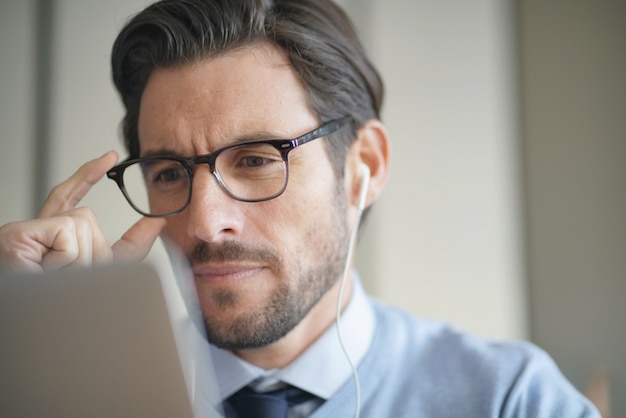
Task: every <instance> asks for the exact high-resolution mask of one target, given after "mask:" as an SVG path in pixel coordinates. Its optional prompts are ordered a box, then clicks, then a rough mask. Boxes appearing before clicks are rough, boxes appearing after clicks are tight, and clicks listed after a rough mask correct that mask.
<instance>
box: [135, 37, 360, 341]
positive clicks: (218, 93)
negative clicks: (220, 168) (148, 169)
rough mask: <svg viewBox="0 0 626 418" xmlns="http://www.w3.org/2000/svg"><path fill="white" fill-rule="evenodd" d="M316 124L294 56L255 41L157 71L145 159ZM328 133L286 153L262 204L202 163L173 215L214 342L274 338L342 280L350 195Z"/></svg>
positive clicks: (142, 130) (145, 112)
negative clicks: (275, 188)
mask: <svg viewBox="0 0 626 418" xmlns="http://www.w3.org/2000/svg"><path fill="white" fill-rule="evenodd" d="M340 116H343V115H337V117H340ZM324 122H325V121H324ZM319 125H320V121H318V120H317V118H316V117H315V115H314V114H313V112H312V111H311V109H310V107H309V105H308V102H307V98H306V93H305V90H304V88H303V86H302V84H301V82H300V80H299V79H298V77H297V75H296V74H295V72H294V70H293V68H292V67H291V65H290V64H289V61H288V59H287V57H286V55H284V54H283V52H282V51H280V50H279V49H278V48H276V47H274V46H270V45H267V44H258V45H256V46H251V47H249V48H244V49H241V50H238V51H234V52H230V53H228V54H225V55H222V56H220V57H217V58H212V59H207V60H204V61H201V62H199V63H195V64H192V65H187V66H184V67H178V68H174V69H158V70H155V71H154V72H153V74H152V75H151V76H150V79H149V80H148V84H147V86H146V89H145V92H144V94H143V97H142V102H141V108H140V117H139V138H140V146H141V154H142V156H144V155H146V154H154V153H159V154H165V153H169V154H175V155H180V156H185V157H190V156H194V155H200V154H208V153H211V152H214V151H215V150H217V149H219V148H221V147H224V146H227V145H230V144H233V143H236V142H240V141H250V140H255V139H268V138H270V139H284V138H295V137H297V136H300V135H302V134H303V133H306V132H308V131H310V130H312V129H315V128H317V127H318V126H319ZM324 141H327V139H326V138H320V139H317V140H315V141H313V142H311V143H309V144H306V145H303V146H301V147H299V148H296V149H295V150H294V151H292V152H291V153H290V154H289V182H288V185H287V188H286V190H285V192H284V193H283V194H282V195H281V196H279V197H278V198H276V199H273V200H269V201H266V202H260V203H245V202H240V201H236V200H234V199H233V198H231V197H229V196H227V195H226V194H225V193H224V191H222V190H221V189H220V187H219V185H218V183H217V181H216V179H215V178H214V177H213V175H212V174H211V173H210V171H209V167H208V166H200V167H197V168H196V169H195V172H194V180H193V191H192V200H191V203H190V205H189V207H188V208H187V209H185V210H184V211H183V212H182V213H180V214H178V215H176V216H174V217H171V218H168V222H167V226H166V228H165V230H164V232H163V235H164V237H165V238H166V239H168V240H170V241H173V242H174V243H176V244H177V245H178V246H179V247H180V248H181V249H182V250H183V252H184V253H185V254H186V255H187V257H188V259H189V261H190V263H191V265H192V268H193V272H194V278H195V284H196V289H197V291H198V295H199V298H200V304H201V307H202V311H203V314H204V317H205V322H206V325H207V332H208V334H209V339H210V341H211V342H212V343H214V344H216V345H218V346H221V347H223V348H227V349H244V348H257V347H262V346H265V345H267V344H271V343H273V342H275V341H277V340H278V339H280V338H281V337H282V336H284V335H285V334H287V333H288V332H289V331H290V330H291V329H292V328H293V327H294V326H295V325H297V324H298V323H299V322H300V320H301V319H302V318H303V317H304V316H305V315H306V314H307V313H308V312H309V310H310V309H311V308H312V306H313V305H315V303H316V302H317V301H318V300H319V299H320V298H321V297H322V296H323V295H324V293H326V291H327V290H328V289H329V288H330V287H331V286H332V285H333V284H334V283H335V282H336V281H337V280H338V279H339V277H340V275H341V272H342V269H343V263H344V261H345V257H346V246H347V240H348V236H347V235H348V234H347V231H346V229H347V228H346V216H347V215H346V202H347V200H346V199H347V197H346V193H345V192H344V189H343V186H341V187H340V186H339V185H338V180H337V179H336V178H335V176H334V174H333V170H332V168H331V166H330V162H329V159H328V156H327V154H326V151H325V148H324Z"/></svg>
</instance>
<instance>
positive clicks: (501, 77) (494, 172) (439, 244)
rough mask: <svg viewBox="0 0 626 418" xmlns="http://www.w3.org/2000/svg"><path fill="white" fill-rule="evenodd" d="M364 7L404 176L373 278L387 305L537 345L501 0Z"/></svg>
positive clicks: (385, 203)
mask: <svg viewBox="0 0 626 418" xmlns="http://www.w3.org/2000/svg"><path fill="white" fill-rule="evenodd" d="M368 3H369V4H370V6H369V7H370V9H369V14H367V13H365V12H364V11H363V8H364V7H363V3H362V2H360V1H358V0H356V1H353V2H349V3H348V7H353V8H354V9H355V10H358V14H357V15H356V16H357V17H358V18H359V19H360V20H361V22H360V24H359V25H358V30H359V31H360V32H361V33H362V34H363V35H364V36H363V37H364V39H365V41H366V42H367V43H368V45H367V46H368V49H370V51H371V52H372V56H373V60H374V61H375V62H376V63H377V64H378V66H379V67H380V69H381V71H382V74H383V77H384V79H385V81H386V88H387V101H386V105H385V108H384V112H383V119H384V121H385V122H386V124H387V126H388V129H389V132H390V134H391V138H392V141H393V148H392V151H393V153H392V175H391V180H390V184H389V188H388V190H387V191H386V193H385V195H384V197H383V200H382V201H381V202H380V204H379V205H378V206H377V207H376V208H375V209H374V213H373V215H374V218H373V219H371V221H373V222H372V224H371V225H369V227H370V229H371V230H370V231H367V233H368V236H367V238H366V239H367V240H368V242H367V243H366V248H365V249H364V252H365V254H362V255H361V259H362V260H365V263H369V261H368V260H372V259H374V258H375V260H376V261H375V263H371V264H370V265H366V267H367V269H366V270H365V271H363V275H364V276H365V278H366V283H367V285H368V287H369V288H370V289H371V291H372V292H373V293H375V294H376V295H378V296H379V297H381V298H383V299H385V300H388V301H391V302H393V303H396V304H399V305H401V306H404V307H406V308H407V309H409V310H411V311H413V312H415V313H417V314H420V315H423V316H427V317H435V318H442V319H445V320H448V321H451V322H453V323H455V324H458V325H460V326H461V327H463V328H466V329H469V330H471V331H474V332H476V333H479V334H482V335H487V336H493V337H500V338H524V337H525V336H526V335H527V318H526V317H527V312H526V288H525V281H524V268H523V266H524V255H523V245H522V236H521V231H522V229H521V216H522V214H521V210H520V207H521V205H520V202H521V200H520V197H521V196H520V193H521V191H520V180H519V177H520V174H519V167H520V163H519V158H520V155H519V153H518V137H517V120H516V108H515V104H516V101H517V99H516V97H517V95H516V93H517V92H516V74H515V65H516V63H515V40H514V39H513V31H514V26H513V24H512V23H513V16H512V12H511V10H510V3H509V2H508V1H501V0H480V1H472V2H467V1H455V0H445V1H442V0H421V1H414V2H406V1H403V0H384V1H382V0H381V1H375V0H370V1H369V2H368Z"/></svg>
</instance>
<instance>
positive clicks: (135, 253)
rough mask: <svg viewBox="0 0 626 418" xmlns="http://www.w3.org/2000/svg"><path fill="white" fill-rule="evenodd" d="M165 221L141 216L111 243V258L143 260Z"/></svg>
mask: <svg viewBox="0 0 626 418" xmlns="http://www.w3.org/2000/svg"><path fill="white" fill-rule="evenodd" d="M165 223H166V221H165V219H164V218H148V217H144V218H141V219H140V220H139V221H137V222H136V223H135V224H134V225H133V226H131V227H130V229H128V231H126V233H124V235H123V236H122V238H120V240H119V241H117V242H116V243H115V244H113V246H112V247H111V249H112V250H113V259H114V260H116V261H140V260H143V259H144V258H145V257H146V256H147V255H148V253H149V252H150V249H151V248H152V244H154V241H156V239H157V237H158V236H159V234H160V233H161V230H162V229H163V227H165Z"/></svg>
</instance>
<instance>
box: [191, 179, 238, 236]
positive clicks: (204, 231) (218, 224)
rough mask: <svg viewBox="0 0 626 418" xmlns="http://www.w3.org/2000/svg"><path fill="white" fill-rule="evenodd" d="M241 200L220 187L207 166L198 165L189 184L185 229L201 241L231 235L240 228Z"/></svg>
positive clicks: (236, 232)
mask: <svg viewBox="0 0 626 418" xmlns="http://www.w3.org/2000/svg"><path fill="white" fill-rule="evenodd" d="M241 203H242V202H239V201H237V200H235V199H233V198H232V197H230V196H229V195H228V194H227V193H226V192H225V191H224V190H222V188H221V187H220V185H219V183H218V181H217V178H216V177H215V176H214V175H213V174H212V173H211V171H210V169H209V167H198V168H197V169H196V172H195V173H194V177H193V182H192V185H191V201H190V202H189V207H188V208H187V210H188V211H189V215H188V216H189V217H188V224H187V233H188V234H189V236H191V237H193V238H197V239H200V240H202V241H205V242H218V241H223V240H225V239H228V238H229V237H234V236H235V235H237V234H239V233H240V232H241V231H242V229H243V220H244V219H243V213H242V211H241Z"/></svg>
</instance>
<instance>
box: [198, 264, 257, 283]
mask: <svg viewBox="0 0 626 418" xmlns="http://www.w3.org/2000/svg"><path fill="white" fill-rule="evenodd" d="M262 270H263V267H261V266H258V265H242V264H220V265H213V264H205V265H198V266H194V267H193V275H194V277H195V279H196V280H201V281H209V282H232V281H238V280H244V279H248V278H251V277H252V276H255V275H257V274H258V273H260V272H261V271H262Z"/></svg>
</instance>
